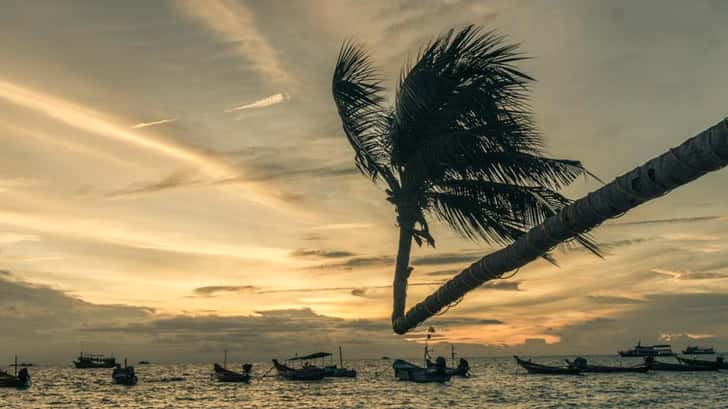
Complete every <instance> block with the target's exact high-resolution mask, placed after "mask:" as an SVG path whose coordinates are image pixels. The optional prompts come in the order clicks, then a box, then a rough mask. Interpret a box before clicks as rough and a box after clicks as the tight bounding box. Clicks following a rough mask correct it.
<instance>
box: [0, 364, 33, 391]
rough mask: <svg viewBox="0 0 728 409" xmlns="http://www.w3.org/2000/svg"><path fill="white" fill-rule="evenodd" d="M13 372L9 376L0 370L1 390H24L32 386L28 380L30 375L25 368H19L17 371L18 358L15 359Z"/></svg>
mask: <svg viewBox="0 0 728 409" xmlns="http://www.w3.org/2000/svg"><path fill="white" fill-rule="evenodd" d="M13 366H14V367H15V372H14V373H13V374H12V375H11V374H9V373H7V372H5V371H3V370H0V387H1V388H18V389H25V388H29V387H30V385H31V384H32V381H31V379H30V373H29V372H28V369H27V368H21V369H20V371H18V357H17V356H16V357H15V363H14V364H13Z"/></svg>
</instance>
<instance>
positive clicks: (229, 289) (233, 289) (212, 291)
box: [193, 285, 258, 297]
mask: <svg viewBox="0 0 728 409" xmlns="http://www.w3.org/2000/svg"><path fill="white" fill-rule="evenodd" d="M256 290H258V287H255V286H252V285H211V286H207V287H198V288H195V289H194V290H193V292H194V293H195V295H201V296H205V297H212V296H214V295H217V294H218V293H246V292H254V291H256Z"/></svg>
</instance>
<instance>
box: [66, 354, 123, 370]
mask: <svg viewBox="0 0 728 409" xmlns="http://www.w3.org/2000/svg"><path fill="white" fill-rule="evenodd" d="M73 365H75V366H76V368H79V369H88V368H114V367H116V366H117V365H116V358H114V357H113V356H110V357H107V356H104V355H101V354H84V353H83V352H81V354H80V355H79V356H78V358H77V360H76V361H73Z"/></svg>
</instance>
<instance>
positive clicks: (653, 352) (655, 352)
mask: <svg viewBox="0 0 728 409" xmlns="http://www.w3.org/2000/svg"><path fill="white" fill-rule="evenodd" d="M619 356H621V357H647V356H675V353H674V352H672V347H671V346H670V345H667V344H662V345H642V341H639V342H637V345H636V346H635V347H634V348H633V349H628V350H626V351H619Z"/></svg>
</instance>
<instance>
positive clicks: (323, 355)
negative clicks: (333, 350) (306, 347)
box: [288, 352, 331, 361]
mask: <svg viewBox="0 0 728 409" xmlns="http://www.w3.org/2000/svg"><path fill="white" fill-rule="evenodd" d="M327 356H331V354H330V353H328V352H315V353H313V354H309V355H304V356H296V357H293V358H288V360H289V361H307V360H309V359H318V358H326V357H327Z"/></svg>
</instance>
